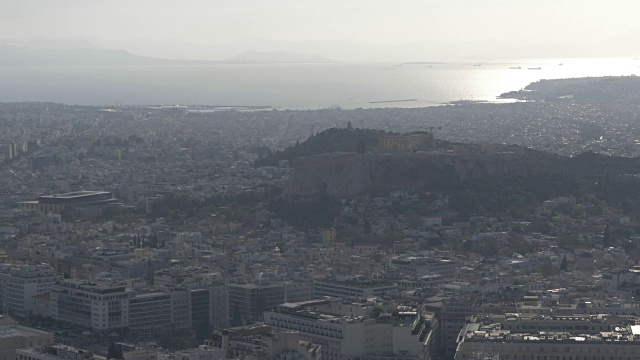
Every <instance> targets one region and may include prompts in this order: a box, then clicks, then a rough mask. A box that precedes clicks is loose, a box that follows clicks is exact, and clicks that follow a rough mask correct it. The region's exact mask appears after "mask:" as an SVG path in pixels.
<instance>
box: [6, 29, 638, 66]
mask: <svg viewBox="0 0 640 360" xmlns="http://www.w3.org/2000/svg"><path fill="white" fill-rule="evenodd" d="M639 35H640V33H634V32H630V33H625V34H620V35H617V36H615V37H611V38H608V39H606V40H604V41H597V42H594V43H591V44H568V43H537V44H536V43H533V44H532V43H525V42H523V43H522V44H508V43H504V42H502V41H499V40H494V39H486V40H479V41H466V42H438V41H422V42H412V43H399V44H395V45H389V44H372V43H363V42H353V41H301V42H293V41H275V40H269V39H251V40H244V41H234V42H228V43H221V44H195V43H190V42H188V41H183V40H178V39H168V40H148V39H131V40H122V41H104V40H100V39H94V38H89V37H76V38H69V39H46V38H33V39H24V40H15V39H4V40H2V39H0V44H4V45H10V46H22V47H29V48H33V49H79V48H82V49H95V50H98V49H120V50H125V51H127V52H129V53H131V54H135V55H138V56H144V57H150V58H155V59H172V60H200V61H223V62H231V61H239V62H261V61H262V62H292V60H296V61H293V62H332V61H336V60H337V61H344V62H367V61H389V62H409V61H461V60H469V59H474V60H481V59H521V58H564V57H640V43H639V42H637V41H636V40H637V38H638V37H640V36H639ZM244 53H248V54H246V55H242V54H244ZM264 53H271V54H270V55H265V54H264ZM239 54H241V55H239ZM282 55H287V56H285V57H284V58H282V57H281V56H282ZM288 55H293V56H292V58H289V57H288ZM328 59H335V60H328ZM258 60H260V61H258ZM275 60H277V61H275Z"/></svg>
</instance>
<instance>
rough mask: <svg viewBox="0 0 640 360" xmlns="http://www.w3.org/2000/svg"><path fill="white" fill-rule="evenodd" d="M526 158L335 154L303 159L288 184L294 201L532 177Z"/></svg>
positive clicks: (510, 155)
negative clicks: (444, 180) (454, 181)
mask: <svg viewBox="0 0 640 360" xmlns="http://www.w3.org/2000/svg"><path fill="white" fill-rule="evenodd" d="M528 172H529V167H528V165H527V161H526V159H525V156H523V155H522V154H516V153H493V154H478V155H460V154H455V153H452V152H424V153H422V152H419V153H395V154H394V153H388V154H385V153H372V154H353V153H342V154H329V155H320V156H315V157H310V158H304V159H299V160H297V161H296V162H295V164H294V167H293V172H292V173H291V176H290V177H289V180H288V181H287V184H286V186H285V190H284V195H285V196H286V197H289V198H295V197H301V198H306V197H313V196H317V195H320V194H327V195H330V196H334V197H348V196H355V195H361V194H366V193H371V194H375V193H383V192H386V191H391V190H394V189H401V188H403V187H408V186H414V185H424V184H426V185H428V184H429V182H430V181H434V179H435V178H437V177H442V176H455V177H458V178H462V179H464V178H469V177H479V176H495V177H498V176H503V175H507V174H519V175H526V174H528Z"/></svg>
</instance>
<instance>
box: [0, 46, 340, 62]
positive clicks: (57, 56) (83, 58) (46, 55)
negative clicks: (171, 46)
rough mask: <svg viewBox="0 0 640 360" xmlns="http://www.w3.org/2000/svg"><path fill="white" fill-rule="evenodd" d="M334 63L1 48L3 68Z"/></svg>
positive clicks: (277, 56)
mask: <svg viewBox="0 0 640 360" xmlns="http://www.w3.org/2000/svg"><path fill="white" fill-rule="evenodd" d="M330 62H335V61H333V60H330V59H327V58H324V57H321V56H315V55H308V54H301V53H295V52H284V51H277V52H266V51H248V52H244V53H242V54H239V55H236V56H233V57H230V58H227V59H224V60H220V61H206V60H178V59H158V58H153V57H147V56H139V55H134V54H131V53H129V52H127V51H124V50H104V49H91V48H83V49H35V48H30V47H25V46H13V45H0V66H137V65H193V64H214V63H231V64H235V63H239V64H262V63H269V64H272V63H330Z"/></svg>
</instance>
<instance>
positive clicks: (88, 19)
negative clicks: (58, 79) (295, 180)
mask: <svg viewBox="0 0 640 360" xmlns="http://www.w3.org/2000/svg"><path fill="white" fill-rule="evenodd" d="M0 10H1V11H0V38H4V39H7V38H29V37H40V36H42V37H63V38H64V37H75V36H79V35H80V36H82V35H86V36H89V37H94V38H99V39H103V40H124V39H181V40H185V41H190V42H195V43H201V44H215V43H224V42H232V41H236V40H245V39H255V38H264V39H272V40H284V41H305V40H349V41H359V42H370V43H387V44H389V43H409V42H415V41H424V40H437V41H455V42H459V41H472V40H481V39H496V40H501V41H504V42H509V43H518V44H526V43H529V42H572V43H587V42H589V41H591V40H602V39H606V38H607V37H610V36H615V35H618V34H624V33H629V32H636V31H638V30H640V26H639V25H638V20H637V14H638V13H640V1H637V0H620V1H616V0H613V1H606V2H605V1H599V0H393V1H390V0H225V1H220V0H4V1H3V4H2V6H1V7H0Z"/></svg>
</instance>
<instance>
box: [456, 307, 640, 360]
mask: <svg viewBox="0 0 640 360" xmlns="http://www.w3.org/2000/svg"><path fill="white" fill-rule="evenodd" d="M635 323H636V322H635V319H632V318H629V317H622V316H608V315H602V314H600V315H574V316H540V315H539V316H521V315H520V314H515V313H511V314H505V315H499V316H480V315H478V316H475V317H472V318H471V321H470V322H469V323H468V324H467V325H466V326H465V327H464V328H463V329H462V330H461V331H460V334H459V337H458V346H457V349H456V354H455V359H456V360H472V359H481V358H499V359H505V360H507V359H509V360H634V359H637V358H638V357H639V356H640V326H639V325H633V324H635Z"/></svg>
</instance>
